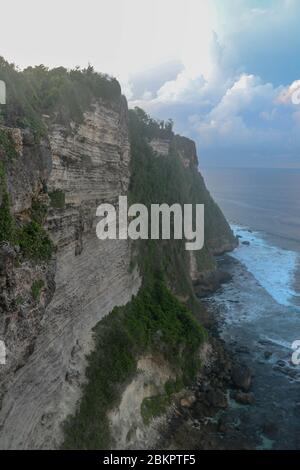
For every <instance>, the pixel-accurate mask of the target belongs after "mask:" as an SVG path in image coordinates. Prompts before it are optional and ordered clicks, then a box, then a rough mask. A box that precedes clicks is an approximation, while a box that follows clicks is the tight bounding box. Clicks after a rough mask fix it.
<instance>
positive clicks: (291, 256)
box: [203, 169, 300, 449]
mask: <svg viewBox="0 0 300 470" xmlns="http://www.w3.org/2000/svg"><path fill="white" fill-rule="evenodd" d="M203 176H204V178H205V181H206V185H207V187H208V189H209V190H210V192H211V194H212V196H213V197H214V199H215V200H216V201H217V202H218V203H219V205H220V207H221V208H222V210H223V212H224V214H225V216H226V217H227V220H228V221H229V222H230V224H231V226H232V229H233V231H234V232H235V234H236V235H237V236H238V237H239V239H240V246H239V247H238V248H237V249H236V250H235V251H234V252H233V253H231V254H230V255H229V256H227V255H226V256H225V257H223V258H221V259H220V260H219V263H220V264H221V267H222V268H224V269H226V270H228V271H229V272H231V274H232V276H233V280H232V282H230V283H228V284H225V285H224V286H223V287H222V288H221V289H220V290H219V291H218V292H217V293H216V294H214V295H212V296H211V297H210V298H208V299H207V300H206V302H207V308H208V309H210V308H211V309H212V310H213V311H214V312H218V319H219V324H220V333H221V336H222V337H223V339H224V340H225V341H226V342H227V344H229V345H230V346H231V347H232V348H233V350H234V351H235V353H234V354H235V357H237V358H238V359H239V360H241V361H242V362H244V363H246V364H247V365H248V366H249V367H250V368H251V370H252V371H253V385H252V391H253V393H254V395H255V397H256V403H255V405H253V406H252V407H250V408H249V407H248V409H247V410H246V411H245V409H244V408H245V407H244V408H243V407H240V406H238V407H229V410H228V411H227V412H226V413H227V414H228V417H229V418H230V419H232V421H235V420H237V419H238V420H240V421H241V422H243V423H244V424H243V425H242V426H241V427H240V429H239V435H240V436H243V438H244V441H245V442H246V443H247V442H250V441H251V446H253V447H255V448H257V449H261V448H266V447H268V448H274V449H300V366H297V365H294V364H293V363H292V361H291V357H292V343H293V342H294V341H295V340H300V269H299V266H300V170H277V169H276V170H264V169H262V170H261V169H259V170H256V169H251V170H248V169H207V170H205V171H203ZM243 242H245V243H243ZM248 243H249V244H248ZM243 350H244V351H245V352H244V353H243V352H240V351H243ZM241 418H243V419H241ZM266 422H271V423H273V424H274V426H275V428H276V433H275V435H274V436H273V437H272V439H271V440H270V439H269V437H270V436H268V435H266V434H264V431H263V430H264V426H265V423H266ZM227 438H228V440H229V441H230V439H232V435H231V434H230V433H229V435H228V436H227ZM230 444H231V442H230Z"/></svg>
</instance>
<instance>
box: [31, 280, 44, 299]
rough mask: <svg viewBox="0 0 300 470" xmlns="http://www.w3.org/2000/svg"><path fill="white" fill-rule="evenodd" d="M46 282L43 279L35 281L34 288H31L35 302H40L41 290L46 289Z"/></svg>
mask: <svg viewBox="0 0 300 470" xmlns="http://www.w3.org/2000/svg"><path fill="white" fill-rule="evenodd" d="M44 285H45V284H44V281H43V280H42V279H40V280H37V281H33V283H32V286H31V294H32V297H33V298H34V300H39V298H40V294H41V290H42V288H43V287H44Z"/></svg>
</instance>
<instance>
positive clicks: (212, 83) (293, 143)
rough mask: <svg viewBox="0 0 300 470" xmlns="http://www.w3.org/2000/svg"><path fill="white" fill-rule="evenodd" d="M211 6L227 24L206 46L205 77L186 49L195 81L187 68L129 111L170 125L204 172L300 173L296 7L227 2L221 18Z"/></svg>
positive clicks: (265, 0) (278, 0) (280, 0)
mask: <svg viewBox="0 0 300 470" xmlns="http://www.w3.org/2000/svg"><path fill="white" fill-rule="evenodd" d="M215 3H216V4H218V8H219V9H220V11H221V13H222V8H223V13H222V15H221V16H222V19H223V20H224V19H225V20H226V14H227V15H228V14H229V13H230V21H228V22H227V23H226V21H225V23H226V27H225V28H223V30H222V29H219V30H218V34H217V33H213V34H212V35H211V37H210V44H209V46H208V45H206V51H208V50H209V54H210V56H209V61H208V62H209V72H207V69H206V71H203V72H201V70H202V68H201V54H199V57H198V56H197V48H196V45H193V44H191V49H193V51H194V54H195V58H194V61H195V62H196V61H197V57H198V60H199V66H198V69H197V67H196V69H197V70H198V73H195V68H194V69H192V68H190V67H189V66H186V65H185V66H184V68H183V69H182V70H180V71H179V72H178V73H177V74H176V76H175V77H173V78H171V79H168V80H166V81H165V82H164V83H163V84H160V86H158V87H157V88H156V90H153V89H152V90H151V93H144V94H143V95H140V96H137V95H136V96H135V99H134V100H131V101H130V105H131V106H141V107H143V108H144V109H146V110H147V111H148V112H150V113H151V114H153V115H154V116H156V117H157V118H159V119H167V118H169V117H172V118H173V119H174V120H175V131H177V132H180V133H183V134H184V135H186V136H187V137H191V138H193V139H194V140H196V142H197V146H198V153H199V154H200V157H201V160H202V164H204V165H207V166H210V165H224V166H226V165H231V166H232V165H234V166H281V167H285V166H297V167H300V92H299V93H298V91H299V89H300V80H299V75H298V76H297V74H298V65H297V64H298V61H296V60H293V59H292V58H291V51H292V53H294V50H295V47H297V48H298V43H299V38H298V36H299V35H298V33H297V37H296V36H295V31H296V30H295V28H294V27H295V18H294V16H295V13H296V12H297V11H298V10H299V13H300V8H299V3H296V2H294V1H284V0H273V1H272V2H271V1H269V0H261V1H259V2H258V1H256V0H253V1H251V2H250V1H249V2H248V1H241V0H232V1H231V3H230V7H228V8H227V7H226V8H227V10H226V9H225V10H224V2H223V1H222V3H220V1H219V0H215ZM221 5H222V7H221ZM226 5H227V6H228V4H227V3H226ZM224 11H225V13H224ZM254 24H255V28H253V25H254ZM297 28H298V25H297ZM287 31H289V35H287ZM297 31H298V29H297ZM269 37H270V40H268V38H269ZM299 46H300V44H299ZM298 49H299V48H298ZM295 57H296V56H295ZM288 65H289V67H288ZM146 88H147V87H146ZM295 93H296V94H295ZM298 103H299V104H298Z"/></svg>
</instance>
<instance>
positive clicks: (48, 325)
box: [0, 99, 140, 449]
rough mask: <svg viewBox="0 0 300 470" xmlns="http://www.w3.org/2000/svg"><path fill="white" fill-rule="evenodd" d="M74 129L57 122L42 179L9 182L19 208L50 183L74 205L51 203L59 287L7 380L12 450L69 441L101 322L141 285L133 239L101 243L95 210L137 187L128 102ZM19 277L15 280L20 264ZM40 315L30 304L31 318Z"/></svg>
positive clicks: (5, 417)
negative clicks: (68, 427) (68, 424)
mask: <svg viewBox="0 0 300 470" xmlns="http://www.w3.org/2000/svg"><path fill="white" fill-rule="evenodd" d="M71 130H72V132H71V133H70V132H69V131H68V130H67V129H65V128H63V127H60V126H55V127H54V128H53V129H52V131H51V132H49V135H48V144H49V149H48V150H49V152H48V154H47V155H48V157H49V156H50V159H49V158H48V160H46V161H45V163H44V165H43V161H41V162H39V163H37V165H42V166H43V168H41V170H40V172H39V173H41V174H42V178H40V179H39V180H38V181H36V180H35V179H34V175H36V174H37V172H36V171H34V168H33V169H32V172H30V174H29V176H28V178H27V180H28V181H31V180H32V179H33V182H32V184H31V186H30V184H29V183H28V184H27V186H26V185H23V188H22V184H20V185H18V184H17V182H16V181H15V180H13V179H12V178H11V179H10V182H9V183H10V185H11V189H10V192H11V194H12V200H13V210H14V212H15V213H19V212H20V211H26V208H27V207H28V206H29V205H30V203H31V200H30V199H32V198H33V196H34V195H35V193H37V192H38V191H39V188H40V186H41V184H42V182H43V181H44V183H45V184H47V188H48V193H50V194H51V192H55V191H60V192H61V193H63V194H64V200H65V203H64V205H63V207H58V208H52V209H50V211H49V214H48V217H47V221H46V228H47V230H48V232H49V234H50V236H51V238H52V240H53V241H54V243H55V245H56V247H57V251H56V253H55V263H54V267H53V266H52V270H53V271H54V272H53V283H54V287H55V290H54V289H53V292H52V295H51V299H49V300H50V301H49V302H48V303H47V302H45V303H44V305H39V308H41V314H40V316H39V318H40V321H39V322H38V328H37V330H36V334H35V335H34V336H35V339H34V347H33V348H32V351H30V354H29V355H28V356H24V363H23V364H22V366H21V367H20V368H19V369H18V370H13V373H12V374H11V375H10V380H9V382H8V383H7V384H6V387H5V389H6V393H5V394H4V396H3V401H2V407H1V412H0V425H1V427H0V429H1V430H0V447H1V448H4V449H11V448H19V449H28V448H56V447H58V446H59V445H60V443H61V440H62V430H61V423H62V421H63V420H64V419H65V418H66V416H67V415H68V414H69V413H71V412H74V408H75V404H76V402H77V400H78V399H79V397H80V385H81V384H82V382H83V380H84V369H85V365H86V362H85V355H86V354H87V353H88V352H89V351H90V349H91V348H92V346H93V340H92V328H93V327H94V326H95V325H96V323H97V322H98V321H99V320H101V318H103V317H104V316H105V315H107V314H108V313H109V312H110V311H111V310H112V309H113V307H114V306H116V305H123V304H125V303H127V302H128V301H129V300H130V299H131V296H132V295H133V294H135V293H136V292H137V291H138V289H139V286H140V277H139V274H138V272H137V271H134V272H133V273H130V272H129V271H130V269H129V264H130V244H129V242H128V241H127V240H116V241H115V240H111V241H100V240H98V238H97V237H96V231H95V228H96V223H97V220H96V207H97V206H98V205H99V204H100V203H101V202H108V203H112V204H114V203H116V202H117V198H118V197H119V195H122V194H123V195H124V194H126V193H127V190H128V184H129V176H130V172H129V161H130V149H129V142H128V122H127V104H126V101H125V99H124V100H121V101H120V103H119V104H118V105H113V106H108V105H104V104H103V103H100V102H99V103H96V104H95V105H94V107H93V109H91V110H90V111H89V112H87V113H86V114H85V120H84V123H83V124H81V125H79V126H78V125H77V126H75V124H72V125H71ZM43 145H45V144H43ZM29 151H30V142H29V143H28V144H27V145H25V146H24V147H23V156H24V155H26V152H29ZM32 151H34V149H33V148H31V152H32ZM43 152H44V150H43V151H42V155H44V153H43ZM28 171H31V170H28ZM31 176H32V178H31ZM27 180H26V181H27ZM28 270H29V272H28V276H29V277H27V280H28V284H30V283H31V280H32V279H31V278H32V276H33V274H32V270H33V267H32V266H30V265H28ZM11 276H14V277H16V272H15V270H14V269H13V268H12V271H11ZM24 276H25V274H24ZM24 276H23V277H24ZM20 282H21V281H20ZM16 284H18V279H16ZM19 287H20V286H19ZM35 307H36V306H35ZM33 312H34V311H33V310H32V309H29V310H28V311H26V315H33V314H34V313H33ZM14 329H15V331H17V332H18V333H19V334H21V333H23V334H24V335H25V340H26V338H27V342H28V347H29V346H30V344H31V336H30V334H28V337H26V334H27V333H26V332H25V331H23V330H22V331H21V329H22V324H21V322H18V321H17V320H16V321H15V326H14ZM16 346H17V343H16ZM11 354H12V356H13V354H14V351H13V349H12V350H11ZM8 367H9V365H8Z"/></svg>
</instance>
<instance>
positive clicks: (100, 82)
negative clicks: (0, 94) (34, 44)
mask: <svg viewBox="0 0 300 470" xmlns="http://www.w3.org/2000/svg"><path fill="white" fill-rule="evenodd" d="M0 80H4V81H5V83H6V89H7V104H6V106H5V115H4V124H5V125H7V126H9V127H21V128H30V129H31V130H32V131H33V133H34V135H35V137H36V139H39V138H40V137H41V136H42V135H44V134H45V132H46V126H45V124H44V120H43V115H48V116H49V117H51V118H52V119H54V120H55V121H56V122H58V123H63V124H69V122H70V121H71V120H73V121H75V122H81V121H82V120H83V113H84V112H85V111H86V110H87V109H88V108H89V106H90V105H91V103H92V102H93V100H95V99H99V98H100V99H103V100H104V101H106V102H114V101H118V100H119V99H120V97H121V89H120V85H119V83H118V82H117V80H116V79H114V78H111V77H109V76H108V75H103V74H99V73H97V72H95V71H94V69H93V67H92V66H88V67H87V68H85V69H80V68H75V69H73V70H67V69H65V68H64V67H56V68H54V69H49V68H47V67H45V66H44V65H39V66H36V67H27V68H26V69H25V70H23V71H20V70H19V69H17V68H16V67H15V65H14V64H9V63H8V62H6V61H5V60H4V59H3V58H2V57H0Z"/></svg>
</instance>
